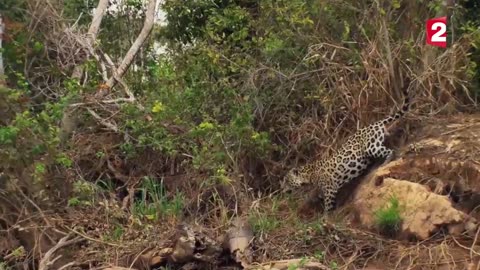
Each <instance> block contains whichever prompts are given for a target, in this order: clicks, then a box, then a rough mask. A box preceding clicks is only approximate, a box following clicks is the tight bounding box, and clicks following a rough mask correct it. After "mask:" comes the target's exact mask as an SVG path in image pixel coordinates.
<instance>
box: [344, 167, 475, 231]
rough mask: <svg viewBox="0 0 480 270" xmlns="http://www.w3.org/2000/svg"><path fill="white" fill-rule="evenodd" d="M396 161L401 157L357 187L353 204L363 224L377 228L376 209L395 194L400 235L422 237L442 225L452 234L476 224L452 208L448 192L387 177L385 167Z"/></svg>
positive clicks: (387, 202)
mask: <svg viewBox="0 0 480 270" xmlns="http://www.w3.org/2000/svg"><path fill="white" fill-rule="evenodd" d="M399 163H402V160H400V161H397V162H392V163H390V164H389V165H387V166H386V167H383V168H382V169H380V170H378V171H376V172H375V173H373V175H371V176H370V177H369V179H368V180H367V181H366V182H365V183H364V184H362V185H360V187H359V189H358V190H357V192H356V194H355V196H354V199H353V204H354V208H355V210H356V214H357V215H356V216H357V218H358V219H359V221H360V222H361V224H362V225H364V226H367V227H368V228H370V229H376V228H378V226H377V225H378V224H377V221H376V218H375V213H376V211H377V210H378V209H381V208H384V207H388V206H389V203H390V202H391V198H392V196H395V197H396V198H397V199H398V201H399V203H400V211H399V212H400V215H401V218H402V223H401V226H400V235H401V236H403V237H406V238H411V237H412V236H414V237H415V238H416V239H419V240H424V239H427V238H428V237H430V236H431V235H432V234H434V233H435V232H437V231H438V230H439V229H441V228H447V229H448V231H449V232H450V233H454V234H458V233H462V232H464V231H466V230H467V231H471V230H474V229H475V228H476V227H475V225H474V224H475V222H474V219H473V218H471V217H469V216H468V215H467V214H465V213H464V212H462V211H459V210H457V209H455V208H454V207H453V206H452V202H451V201H450V199H449V198H448V197H447V196H442V195H438V194H435V193H433V192H432V191H431V190H430V189H429V188H428V187H426V186H424V185H420V184H418V183H413V182H409V181H406V180H400V179H394V178H391V177H388V172H389V170H388V169H389V168H390V167H395V166H400V164H399Z"/></svg>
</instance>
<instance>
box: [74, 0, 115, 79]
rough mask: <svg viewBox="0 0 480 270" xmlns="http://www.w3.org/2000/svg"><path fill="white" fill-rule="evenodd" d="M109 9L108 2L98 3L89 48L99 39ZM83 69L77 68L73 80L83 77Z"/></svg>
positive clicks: (88, 34)
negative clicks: (98, 35)
mask: <svg viewBox="0 0 480 270" xmlns="http://www.w3.org/2000/svg"><path fill="white" fill-rule="evenodd" d="M107 7H108V0H100V2H98V5H97V8H96V9H95V13H94V14H93V19H92V23H91V24H90V27H89V28H88V32H87V38H88V43H89V44H87V46H89V47H93V46H94V45H95V40H96V38H97V34H98V30H99V29H100V24H101V23H102V19H103V16H104V15H105V12H106V10H107ZM82 72H83V67H82V66H76V67H75V69H74V70H73V73H72V78H74V79H80V77H82Z"/></svg>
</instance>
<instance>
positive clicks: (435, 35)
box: [426, 17, 447, 48]
mask: <svg viewBox="0 0 480 270" xmlns="http://www.w3.org/2000/svg"><path fill="white" fill-rule="evenodd" d="M426 32H427V44H428V45H432V46H436V47H441V48H446V47H447V17H438V18H433V19H429V20H427V24H426Z"/></svg>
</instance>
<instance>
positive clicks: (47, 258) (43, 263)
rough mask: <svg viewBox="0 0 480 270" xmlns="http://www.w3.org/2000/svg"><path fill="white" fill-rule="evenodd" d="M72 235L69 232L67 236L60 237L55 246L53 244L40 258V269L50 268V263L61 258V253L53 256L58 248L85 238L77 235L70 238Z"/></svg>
mask: <svg viewBox="0 0 480 270" xmlns="http://www.w3.org/2000/svg"><path fill="white" fill-rule="evenodd" d="M70 236H71V235H70V234H68V235H67V236H65V237H63V238H62V239H60V241H58V243H57V244H56V245H55V246H53V247H52V248H51V249H50V250H48V251H47V253H45V255H44V256H43V258H42V259H41V260H40V263H39V264H38V270H47V269H49V267H50V265H52V264H53V263H54V262H55V261H56V260H58V259H60V257H61V255H59V256H57V257H55V258H52V256H53V254H54V253H55V252H57V250H59V249H61V248H63V247H66V246H69V245H72V244H75V243H78V242H80V241H83V239H81V238H80V237H75V238H73V239H70V240H69V238H70ZM69 264H71V263H69ZM62 268H63V267H62Z"/></svg>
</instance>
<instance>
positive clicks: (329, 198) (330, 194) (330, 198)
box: [323, 189, 337, 213]
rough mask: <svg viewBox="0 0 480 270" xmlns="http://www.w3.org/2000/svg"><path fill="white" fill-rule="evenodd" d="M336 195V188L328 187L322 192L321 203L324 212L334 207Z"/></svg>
mask: <svg viewBox="0 0 480 270" xmlns="http://www.w3.org/2000/svg"><path fill="white" fill-rule="evenodd" d="M336 195H337V190H336V189H329V190H326V191H325V192H324V197H323V205H324V212H325V213H328V212H331V211H332V210H333V209H334V208H335V197H336Z"/></svg>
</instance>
